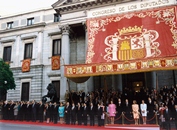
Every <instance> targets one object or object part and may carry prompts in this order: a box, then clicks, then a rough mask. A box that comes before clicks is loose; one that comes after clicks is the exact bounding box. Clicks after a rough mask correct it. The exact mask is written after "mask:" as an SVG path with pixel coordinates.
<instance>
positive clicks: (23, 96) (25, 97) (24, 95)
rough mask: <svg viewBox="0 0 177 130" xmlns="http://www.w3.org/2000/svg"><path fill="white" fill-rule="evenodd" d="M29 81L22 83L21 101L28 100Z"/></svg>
mask: <svg viewBox="0 0 177 130" xmlns="http://www.w3.org/2000/svg"><path fill="white" fill-rule="evenodd" d="M29 87H30V83H29V82H24V83H22V91H21V101H29Z"/></svg>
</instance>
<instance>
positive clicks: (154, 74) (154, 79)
mask: <svg viewBox="0 0 177 130" xmlns="http://www.w3.org/2000/svg"><path fill="white" fill-rule="evenodd" d="M156 85H157V77H156V71H152V72H151V87H152V88H153V89H156Z"/></svg>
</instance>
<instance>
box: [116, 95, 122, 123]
mask: <svg viewBox="0 0 177 130" xmlns="http://www.w3.org/2000/svg"><path fill="white" fill-rule="evenodd" d="M116 109H117V110H116V111H117V114H116V118H119V117H120V116H121V115H122V110H123V105H122V102H121V99H120V98H118V102H117V105H116ZM117 123H118V124H122V118H120V119H119V120H117Z"/></svg>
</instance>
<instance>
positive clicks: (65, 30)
mask: <svg viewBox="0 0 177 130" xmlns="http://www.w3.org/2000/svg"><path fill="white" fill-rule="evenodd" d="M59 29H61V32H62V34H69V30H70V26H69V25H68V24H66V25H59Z"/></svg>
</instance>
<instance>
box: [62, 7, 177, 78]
mask: <svg viewBox="0 0 177 130" xmlns="http://www.w3.org/2000/svg"><path fill="white" fill-rule="evenodd" d="M176 14H177V6H169V7H163V8H158V9H153V10H146V11H139V12H130V13H127V14H121V15H120V14H119V15H114V16H106V17H100V18H94V19H88V20H87V28H88V50H87V58H86V64H83V65H67V66H65V76H66V77H75V76H76V77H77V76H81V77H82V76H94V75H105V74H121V73H132V72H141V71H153V70H161V69H163V70H164V69H166V70H168V69H176V68H177V66H176V64H177V59H176V57H177V18H176Z"/></svg>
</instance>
